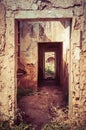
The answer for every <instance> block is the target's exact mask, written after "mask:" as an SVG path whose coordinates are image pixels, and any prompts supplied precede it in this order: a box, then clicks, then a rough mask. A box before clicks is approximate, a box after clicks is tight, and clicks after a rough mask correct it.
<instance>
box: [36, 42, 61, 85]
mask: <svg viewBox="0 0 86 130" xmlns="http://www.w3.org/2000/svg"><path fill="white" fill-rule="evenodd" d="M61 73H62V43H59V42H56V43H55V42H50V43H49V42H48V43H38V86H40V85H42V84H43V83H47V84H48V83H49V84H48V85H50V84H52V83H53V84H55V85H60V83H61Z"/></svg>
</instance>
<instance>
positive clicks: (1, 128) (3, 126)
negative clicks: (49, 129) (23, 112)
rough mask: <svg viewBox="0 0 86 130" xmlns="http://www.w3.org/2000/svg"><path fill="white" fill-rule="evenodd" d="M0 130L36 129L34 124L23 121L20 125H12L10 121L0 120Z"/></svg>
mask: <svg viewBox="0 0 86 130" xmlns="http://www.w3.org/2000/svg"><path fill="white" fill-rule="evenodd" d="M0 130H34V128H32V126H31V125H30V124H29V125H28V124H26V123H23V122H21V123H20V124H19V125H14V126H10V123H9V121H1V122H0Z"/></svg>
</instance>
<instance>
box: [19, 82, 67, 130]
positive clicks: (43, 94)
mask: <svg viewBox="0 0 86 130" xmlns="http://www.w3.org/2000/svg"><path fill="white" fill-rule="evenodd" d="M18 106H19V108H20V109H21V110H22V111H23V112H24V113H25V114H24V116H23V118H24V120H25V121H26V122H30V123H32V125H33V126H34V127H35V130H41V127H42V126H43V125H44V124H46V123H48V122H49V121H50V120H52V112H51V108H52V106H55V107H56V108H58V107H63V106H65V100H64V94H63V92H62V90H61V89H60V86H55V85H53V84H51V83H50V85H49V84H46V83H44V84H43V85H42V86H41V87H40V91H39V92H36V93H35V94H34V95H31V96H25V97H23V98H21V99H20V101H19V103H18Z"/></svg>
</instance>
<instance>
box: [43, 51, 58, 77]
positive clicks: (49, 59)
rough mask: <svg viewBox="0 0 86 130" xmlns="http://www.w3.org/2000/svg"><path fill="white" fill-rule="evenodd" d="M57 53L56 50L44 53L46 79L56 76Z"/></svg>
mask: <svg viewBox="0 0 86 130" xmlns="http://www.w3.org/2000/svg"><path fill="white" fill-rule="evenodd" d="M55 61H56V55H55V52H54V51H51V52H50V51H49V52H45V53H44V79H55V77H56V66H55V65H56V63H55Z"/></svg>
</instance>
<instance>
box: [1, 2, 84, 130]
mask: <svg viewBox="0 0 86 130" xmlns="http://www.w3.org/2000/svg"><path fill="white" fill-rule="evenodd" d="M20 90H22V94H24V91H25V92H26V93H27V92H28V90H31V91H32V92H34V93H35V94H34V96H33V95H30V96H27V98H26V96H25V97H24V98H22V97H21V98H20V97H18V96H19V95H18V94H19V92H20ZM39 91H40V94H39ZM37 94H38V95H37ZM43 94H44V95H43ZM2 97H3V100H2ZM31 101H32V102H31ZM50 101H51V102H50ZM43 103H44V104H43ZM31 104H32V106H30V105H31ZM36 104H37V105H38V107H37V106H36ZM49 104H52V105H54V106H55V107H56V104H59V105H58V106H60V107H63V106H65V107H68V113H67V114H68V116H69V117H70V118H71V117H73V116H76V117H77V115H80V113H85V112H86V1H85V0H65V1H64V0H46V1H45V0H27V1H26V0H22V1H21V0H18V2H16V1H13V0H0V117H1V119H3V120H6V119H9V118H10V117H12V119H13V120H14V119H15V115H16V114H15V113H16V109H17V108H18V107H20V109H21V110H22V111H23V110H24V111H25V112H26V113H27V115H29V116H32V117H33V118H35V121H36V124H37V123H38V124H37V125H40V124H41V123H43V121H44V120H45V122H47V121H50V118H48V114H49V113H48V112H49V111H48V107H49V106H48V105H49ZM32 107H34V109H32ZM41 107H44V111H43V112H42V113H41ZM45 107H46V108H47V109H45ZM37 111H40V113H41V117H39V115H40V114H39V112H38V113H37ZM46 111H47V112H46ZM28 113H29V114H28ZM44 113H46V117H45V114H44ZM36 114H38V115H36ZM42 117H43V118H44V119H43V118H42ZM1 119H0V120H1ZM38 119H39V120H41V122H39V120H38ZM42 120H43V121H42ZM35 121H33V122H35ZM45 122H44V124H45ZM37 130H39V129H38V128H37Z"/></svg>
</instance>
